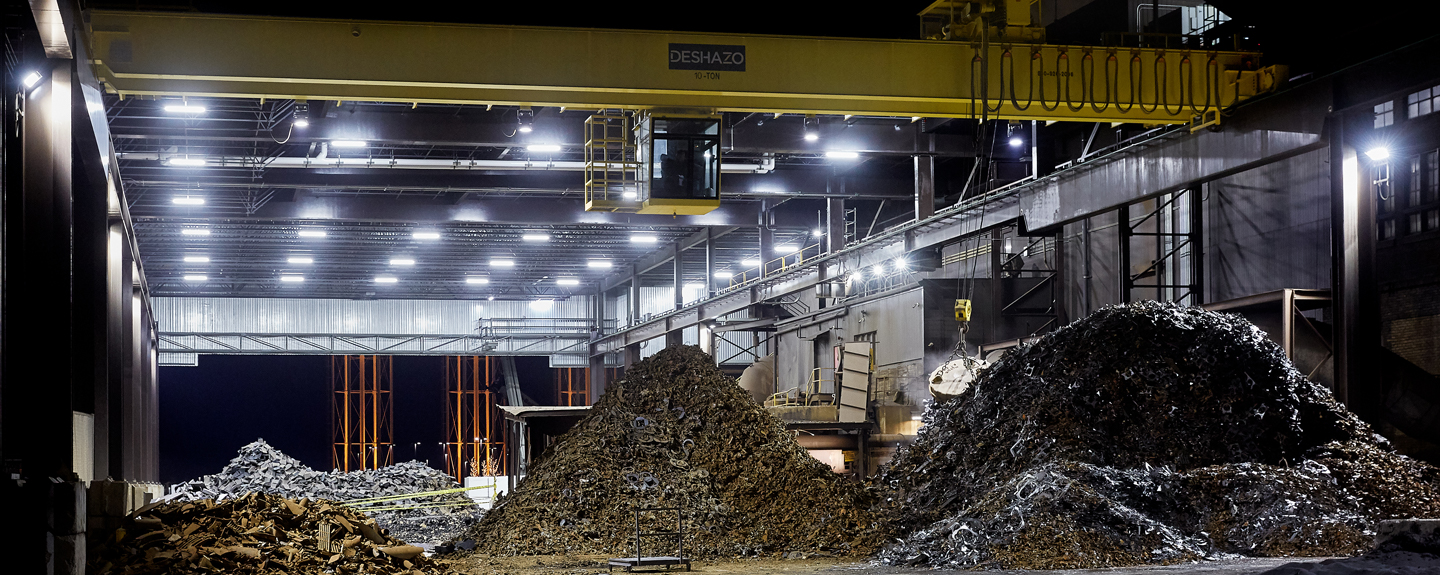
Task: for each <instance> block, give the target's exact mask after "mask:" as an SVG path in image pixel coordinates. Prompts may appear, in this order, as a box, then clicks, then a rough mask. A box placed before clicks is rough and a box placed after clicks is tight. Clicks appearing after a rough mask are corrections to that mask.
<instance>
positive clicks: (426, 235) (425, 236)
mask: <svg viewBox="0 0 1440 575" xmlns="http://www.w3.org/2000/svg"><path fill="white" fill-rule="evenodd" d="M410 237H412V238H415V239H417V240H438V239H440V232H415V233H413V234H410Z"/></svg>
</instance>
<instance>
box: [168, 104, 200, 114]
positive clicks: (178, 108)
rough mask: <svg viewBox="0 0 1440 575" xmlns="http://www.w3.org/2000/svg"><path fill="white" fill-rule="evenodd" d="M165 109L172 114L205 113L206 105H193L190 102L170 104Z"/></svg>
mask: <svg viewBox="0 0 1440 575" xmlns="http://www.w3.org/2000/svg"><path fill="white" fill-rule="evenodd" d="M165 111H166V112H170V113H171V114H204V113H205V106H191V105H188V104H169V105H167V106H165Z"/></svg>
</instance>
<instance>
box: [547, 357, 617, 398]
mask: <svg viewBox="0 0 1440 575" xmlns="http://www.w3.org/2000/svg"><path fill="white" fill-rule="evenodd" d="M605 371H606V372H607V373H606V376H607V378H606V381H615V376H616V374H617V373H618V372H619V368H614V367H612V368H607V369H606V370H605ZM555 402H556V403H557V404H559V405H564V406H579V405H590V368H588V367H560V368H556V369H555Z"/></svg>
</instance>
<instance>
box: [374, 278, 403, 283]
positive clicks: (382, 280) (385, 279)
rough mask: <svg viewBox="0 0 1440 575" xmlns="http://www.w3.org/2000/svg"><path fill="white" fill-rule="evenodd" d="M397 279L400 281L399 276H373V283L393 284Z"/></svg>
mask: <svg viewBox="0 0 1440 575" xmlns="http://www.w3.org/2000/svg"><path fill="white" fill-rule="evenodd" d="M398 281H400V280H399V278H395V277H393V276H375V283H377V284H393V283H395V282H398Z"/></svg>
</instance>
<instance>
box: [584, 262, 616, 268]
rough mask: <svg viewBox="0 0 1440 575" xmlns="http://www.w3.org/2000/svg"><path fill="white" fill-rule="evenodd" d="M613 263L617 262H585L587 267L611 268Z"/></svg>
mask: <svg viewBox="0 0 1440 575" xmlns="http://www.w3.org/2000/svg"><path fill="white" fill-rule="evenodd" d="M613 265H615V264H612V263H610V260H590V261H588V262H585V267H589V268H599V269H610V267H611V266H613Z"/></svg>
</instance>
